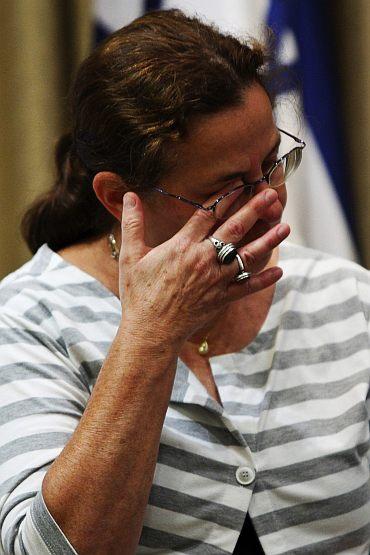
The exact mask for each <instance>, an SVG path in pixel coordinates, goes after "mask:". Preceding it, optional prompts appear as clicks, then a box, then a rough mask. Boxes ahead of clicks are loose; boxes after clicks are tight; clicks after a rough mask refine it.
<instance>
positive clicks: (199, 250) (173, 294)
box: [119, 189, 290, 346]
mask: <svg viewBox="0 0 370 555" xmlns="http://www.w3.org/2000/svg"><path fill="white" fill-rule="evenodd" d="M282 210H283V209H282V206H281V204H280V202H279V200H278V195H277V193H276V191H274V190H272V189H266V190H264V191H262V192H260V193H258V194H257V195H256V196H254V197H253V198H252V199H251V200H250V201H249V202H248V203H246V204H245V205H244V206H242V208H240V210H239V211H238V212H236V213H235V214H233V215H232V216H231V217H230V218H229V219H228V220H226V221H225V222H224V223H222V225H220V226H219V227H218V228H217V230H215V224H216V221H215V219H214V217H213V215H212V213H211V212H206V211H204V210H197V211H196V212H195V213H194V214H193V216H192V217H191V218H190V219H189V220H188V222H187V223H186V224H185V226H184V227H183V228H182V229H181V230H180V231H179V232H178V233H177V234H176V235H174V236H173V237H172V238H171V239H169V240H168V241H166V242H165V243H162V244H161V245H158V246H157V247H155V248H153V249H151V248H150V247H148V246H147V245H145V242H144V214H143V208H142V205H141V201H140V199H139V197H138V196H137V195H136V194H135V193H132V192H130V193H126V195H125V197H124V206H123V213H122V247H121V252H120V258H119V293H120V299H121V304H122V316H123V322H124V323H125V325H126V324H127V323H130V326H131V327H132V329H133V330H134V333H135V332H137V333H139V334H140V335H142V333H143V330H145V335H146V337H147V340H148V341H149V342H150V341H153V342H154V341H161V340H163V341H164V342H166V343H171V342H175V343H176V342H177V343H178V344H179V346H181V345H182V343H183V342H184V341H185V340H186V339H187V338H188V337H189V336H190V335H192V334H193V333H194V332H195V331H196V330H197V329H200V328H202V327H203V326H204V325H205V324H206V323H207V322H208V321H210V320H212V318H214V317H215V316H216V315H217V312H219V311H220V310H221V309H223V308H224V307H225V303H229V302H232V301H235V300H238V299H240V298H242V297H243V296H245V295H249V294H251V293H256V292H257V291H261V290H262V289H264V288H266V287H269V286H271V285H273V284H274V283H275V282H276V281H277V280H278V279H279V278H280V277H281V276H282V270H281V269H280V268H278V267H273V268H268V269H264V268H265V266H266V264H267V263H268V261H269V260H270V258H271V255H272V251H273V249H274V248H275V247H276V246H278V245H279V243H281V241H283V240H284V239H285V238H286V237H287V236H288V235H289V233H290V230H289V226H288V225H287V224H276V225H275V226H274V227H272V229H270V230H268V231H267V232H266V233H265V234H264V235H262V236H261V237H259V238H257V239H255V240H254V241H252V242H251V243H249V244H246V245H244V246H242V247H240V248H239V249H238V252H239V254H240V256H241V258H242V260H243V262H244V266H245V269H246V270H247V271H248V272H252V274H253V275H252V276H251V277H250V278H249V279H248V280H247V281H244V282H241V283H236V282H234V278H235V276H236V275H237V274H238V264H237V261H236V260H235V261H234V262H232V263H231V264H229V265H221V264H220V263H219V262H218V260H217V257H216V251H215V248H214V246H213V245H212V243H211V242H210V241H209V240H208V239H207V237H209V236H210V235H213V233H214V235H215V236H216V238H217V239H220V240H222V241H224V242H226V243H228V242H231V243H235V244H237V243H240V241H242V239H243V238H244V237H245V236H246V235H247V234H248V232H249V230H250V229H252V228H253V226H254V225H255V223H256V222H257V221H258V220H259V219H262V218H263V219H264V220H265V221H270V222H276V221H278V220H279V219H280V217H281V214H282Z"/></svg>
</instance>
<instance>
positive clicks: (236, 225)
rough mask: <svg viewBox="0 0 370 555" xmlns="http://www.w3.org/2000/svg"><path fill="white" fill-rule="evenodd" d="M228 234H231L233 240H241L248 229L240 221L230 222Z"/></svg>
mask: <svg viewBox="0 0 370 555" xmlns="http://www.w3.org/2000/svg"><path fill="white" fill-rule="evenodd" d="M227 232H228V234H230V236H231V238H232V239H234V240H239V239H240V238H241V237H243V236H244V235H245V234H246V229H245V226H244V224H243V223H242V222H241V221H240V220H233V221H230V222H228V225H227Z"/></svg>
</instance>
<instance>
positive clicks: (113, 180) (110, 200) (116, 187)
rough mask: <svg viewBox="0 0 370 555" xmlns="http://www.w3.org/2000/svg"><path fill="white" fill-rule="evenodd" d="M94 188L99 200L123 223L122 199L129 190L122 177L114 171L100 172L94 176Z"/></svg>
mask: <svg viewBox="0 0 370 555" xmlns="http://www.w3.org/2000/svg"><path fill="white" fill-rule="evenodd" d="M93 188H94V191H95V194H96V196H97V198H98V199H99V201H100V202H101V203H102V204H103V206H105V208H106V209H107V210H108V212H110V213H111V214H112V215H113V216H114V217H115V218H116V220H118V221H119V222H120V223H121V220H122V199H123V195H124V194H125V193H127V191H128V190H129V189H128V187H127V186H126V184H125V182H124V181H123V179H122V177H120V176H119V175H118V174H116V173H113V172H99V173H97V174H96V175H95V177H94V181H93Z"/></svg>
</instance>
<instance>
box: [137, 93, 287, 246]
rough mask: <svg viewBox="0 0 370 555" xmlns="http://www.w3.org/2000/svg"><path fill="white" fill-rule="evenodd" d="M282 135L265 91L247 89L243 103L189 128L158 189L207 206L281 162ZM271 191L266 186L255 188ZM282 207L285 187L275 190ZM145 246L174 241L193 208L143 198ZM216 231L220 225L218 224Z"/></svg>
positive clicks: (260, 225)
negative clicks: (280, 136)
mask: <svg viewBox="0 0 370 555" xmlns="http://www.w3.org/2000/svg"><path fill="white" fill-rule="evenodd" d="M278 141H279V131H278V129H277V127H276V125H275V122H274V120H273V115H272V108H271V103H270V100H269V98H268V96H267V94H266V92H265V91H264V89H263V88H262V87H261V86H260V85H258V84H254V85H253V86H251V87H250V88H248V89H246V91H245V95H244V102H243V104H242V105H240V106H238V107H233V108H229V109H227V110H225V111H223V112H220V113H217V114H214V115H210V116H202V117H201V118H198V119H197V121H196V122H195V123H193V124H192V125H191V126H190V128H189V133H188V137H187V139H186V140H185V141H183V142H182V143H181V144H179V145H176V153H175V156H176V163H175V165H174V168H173V169H172V170H171V171H170V172H169V173H168V174H167V175H166V177H165V178H164V179H163V180H162V181H161V182H160V184H159V186H160V187H161V188H163V189H165V190H166V191H168V192H171V193H173V194H176V195H181V196H182V197H185V198H187V199H189V200H193V201H196V202H199V203H201V204H205V203H206V202H207V200H209V198H210V197H212V199H213V198H214V199H216V198H217V197H219V196H220V195H221V194H223V193H224V192H226V191H228V190H231V189H233V188H235V187H237V186H238V185H240V184H242V183H243V181H242V179H243V180H244V181H246V182H254V181H256V180H258V179H259V178H260V177H261V176H262V175H263V174H265V173H266V171H267V170H268V169H269V168H270V167H271V166H272V164H273V162H274V161H275V160H276V158H277V151H278ZM264 188H267V184H266V183H263V184H261V185H259V186H258V188H256V189H255V192H258V191H260V190H262V189H264ZM277 192H278V195H279V200H280V202H281V204H282V205H283V207H284V206H285V204H286V189H285V185H282V186H281V187H279V188H278V189H277ZM143 204H144V212H145V227H146V242H147V244H148V245H150V246H152V247H154V246H156V245H158V244H160V243H163V242H164V241H166V240H168V239H169V238H170V237H172V236H173V235H174V234H175V233H176V232H177V231H178V230H179V229H180V228H181V227H182V226H183V225H184V224H185V222H186V221H187V220H188V219H189V218H190V216H191V215H192V213H193V212H194V208H193V207H192V206H190V205H187V204H185V203H183V202H181V201H179V200H177V199H173V198H171V197H167V196H164V195H162V194H160V193H159V192H153V194H151V195H149V196H148V197H147V199H144V200H143ZM269 227H271V222H269V223H267V222H263V221H261V220H260V221H258V222H257V223H256V225H255V226H254V227H253V229H251V230H250V231H249V233H248V234H247V236H246V237H245V238H244V240H243V242H242V243H243V244H245V243H247V242H250V241H251V240H253V239H254V238H256V237H257V236H260V235H261V234H262V233H264V232H265V231H267V229H269ZM216 228H217V225H216Z"/></svg>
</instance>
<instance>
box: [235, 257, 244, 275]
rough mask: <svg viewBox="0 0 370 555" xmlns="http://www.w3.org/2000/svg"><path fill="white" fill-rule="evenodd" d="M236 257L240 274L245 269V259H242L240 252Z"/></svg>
mask: <svg viewBox="0 0 370 555" xmlns="http://www.w3.org/2000/svg"><path fill="white" fill-rule="evenodd" d="M235 258H236V260H237V261H238V265H239V272H238V275H239V274H241V273H243V272H244V271H245V268H244V264H243V260H242V257H241V256H240V254H237V255H236V257H235Z"/></svg>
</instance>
